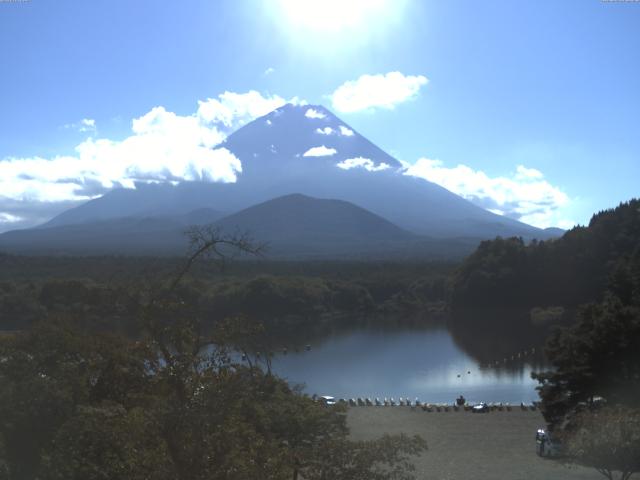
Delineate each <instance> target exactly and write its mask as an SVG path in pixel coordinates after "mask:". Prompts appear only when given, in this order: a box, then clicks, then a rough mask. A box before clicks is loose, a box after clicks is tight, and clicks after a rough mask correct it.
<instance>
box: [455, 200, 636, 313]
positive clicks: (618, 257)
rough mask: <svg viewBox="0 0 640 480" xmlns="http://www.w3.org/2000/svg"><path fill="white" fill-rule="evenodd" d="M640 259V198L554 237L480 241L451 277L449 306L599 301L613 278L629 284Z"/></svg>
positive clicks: (545, 304) (528, 304)
mask: <svg viewBox="0 0 640 480" xmlns="http://www.w3.org/2000/svg"><path fill="white" fill-rule="evenodd" d="M638 262H640V200H631V201H629V202H626V203H622V204H620V205H619V206H618V207H617V208H615V209H612V210H606V211H603V212H600V213H598V214H596V215H594V216H593V217H592V219H591V221H590V222H589V225H588V226H587V227H575V228H573V229H572V230H570V231H568V232H567V233H566V234H565V235H564V236H563V237H561V238H559V239H556V240H548V241H544V242H537V241H534V242H532V243H530V244H529V245H526V244H525V242H524V241H523V240H522V239H520V238H508V239H503V238H497V239H495V240H491V241H485V242H482V243H481V244H480V246H479V247H478V249H477V250H476V252H474V253H473V254H472V255H471V256H469V257H468V258H467V259H466V260H465V261H464V263H463V264H462V265H461V267H460V268H459V269H458V270H457V272H456V273H455V275H454V276H453V279H452V293H451V305H452V307H453V308H454V309H457V308H475V307H503V308H504V307H516V308H532V307H536V306H541V307H545V306H549V305H561V306H567V307H575V306H578V305H580V304H582V303H586V302H591V301H596V300H601V299H602V298H603V294H604V291H605V288H606V286H607V285H608V283H609V281H610V279H612V278H614V279H617V280H616V281H617V282H618V283H619V287H618V288H621V289H624V288H628V284H629V282H628V277H629V275H630V273H629V269H630V268H632V265H634V264H637V263H638Z"/></svg>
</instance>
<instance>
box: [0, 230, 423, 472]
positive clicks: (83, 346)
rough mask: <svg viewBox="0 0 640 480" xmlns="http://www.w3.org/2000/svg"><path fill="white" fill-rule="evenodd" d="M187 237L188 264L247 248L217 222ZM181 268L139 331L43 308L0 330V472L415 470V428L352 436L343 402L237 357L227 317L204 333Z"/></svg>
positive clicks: (155, 298)
mask: <svg viewBox="0 0 640 480" xmlns="http://www.w3.org/2000/svg"><path fill="white" fill-rule="evenodd" d="M192 238H193V239H194V242H193V246H194V250H193V252H192V254H191V255H190V256H189V257H188V259H187V267H189V266H190V265H191V264H192V263H193V262H194V261H195V260H196V259H197V258H199V257H200V256H202V255H204V254H205V253H207V252H209V251H211V250H212V249H213V252H214V253H216V252H218V253H219V254H220V255H221V256H224V255H225V251H224V250H222V248H227V247H229V248H231V247H235V248H238V249H240V250H241V251H251V247H250V243H249V242H246V239H243V238H244V237H222V236H220V234H219V232H217V231H214V230H206V231H200V232H199V233H197V234H196V235H194V236H193V237H192ZM245 242H246V243H245ZM223 246H226V247H223ZM187 272H188V268H185V269H183V270H180V271H179V273H178V274H177V276H176V279H177V280H176V279H174V280H173V281H169V282H168V284H167V286H164V287H163V286H160V287H158V288H156V289H155V290H154V292H153V293H152V294H150V295H149V296H148V298H149V300H148V302H147V304H146V305H145V306H144V308H143V311H142V313H141V322H142V325H143V327H144V332H145V336H144V337H142V338H139V339H137V340H129V339H125V338H122V337H117V336H108V335H104V334H95V333H86V332H82V331H80V330H78V329H77V328H74V327H71V326H69V325H68V323H66V322H65V321H64V320H59V321H55V320H54V319H48V320H47V322H46V323H40V324H38V325H37V326H35V327H34V328H33V329H32V330H30V331H27V332H24V333H20V334H16V335H13V336H7V337H3V338H1V339H0V478H2V480H5V479H9V480H27V479H29V480H32V479H38V478H39V479H45V480H54V479H55V480H62V479H71V480H103V479H109V480H120V479H122V480H125V479H140V480H142V479H150V478H153V479H160V480H162V479H172V480H173V479H179V480H187V479H188V480H205V479H206V480H246V479H264V480H270V479H274V480H280V479H282V480H285V479H296V478H300V476H302V477H304V478H308V479H316V478H317V479H321V478H331V479H344V480H347V479H349V480H352V479H359V478H372V479H396V480H405V479H410V478H413V476H412V474H411V472H412V465H411V463H410V462H409V457H410V455H414V454H418V453H420V452H422V451H423V450H424V449H425V448H426V446H425V444H424V442H423V441H422V440H421V439H419V438H411V439H409V438H406V437H402V436H396V437H385V438H383V439H381V440H378V441H373V442H351V441H349V439H348V430H347V428H346V419H345V415H344V411H343V409H342V408H341V407H328V406H324V405H322V404H320V403H316V402H314V401H313V400H312V399H310V398H309V397H306V396H304V395H302V394H301V393H300V392H299V391H298V390H296V389H292V388H291V387H290V386H289V385H288V384H287V383H286V382H284V381H283V380H281V379H278V378H277V377H275V376H273V375H270V374H268V373H265V372H264V371H263V370H262V369H260V368H256V367H255V365H254V366H251V367H248V366H246V365H244V364H238V363H234V362H233V361H232V359H231V357H232V356H231V355H230V354H229V351H230V350H231V349H233V347H234V346H233V345H232V344H230V343H229V341H230V339H233V338H238V335H234V332H233V322H229V323H227V324H226V325H225V326H224V328H222V329H212V330H211V331H209V332H205V331H203V329H202V324H203V322H202V319H201V318H198V316H197V313H196V312H195V311H194V309H193V308H192V307H191V305H190V302H189V299H188V298H187V297H185V296H183V295H182V294H181V291H180V280H181V279H182V278H183V277H184V276H185V275H186V274H187ZM242 328H244V327H242ZM219 332H223V334H219ZM3 476H4V477H3Z"/></svg>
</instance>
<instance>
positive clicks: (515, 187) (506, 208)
mask: <svg viewBox="0 0 640 480" xmlns="http://www.w3.org/2000/svg"><path fill="white" fill-rule="evenodd" d="M405 175H413V176H416V177H421V178H424V179H426V180H429V181H431V182H434V183H437V184H438V185H441V186H443V187H444V188H446V189H448V190H450V191H452V192H454V193H457V194H458V195H460V196H462V197H464V198H466V199H468V200H470V201H472V202H473V203H475V204H477V205H479V206H481V207H483V208H486V209H487V210H489V211H491V212H494V213H497V214H499V215H504V216H507V217H510V218H515V219H517V220H520V221H522V222H525V223H528V224H530V225H535V226H537V227H541V228H546V227H550V226H560V227H561V228H565V227H566V226H567V225H568V224H574V222H571V221H570V220H567V219H565V218H562V216H561V211H560V209H561V208H562V207H564V206H566V205H567V204H568V203H569V197H568V196H567V195H566V194H565V193H564V192H563V191H562V190H560V189H559V188H558V187H556V186H553V185H551V184H550V183H549V182H548V181H547V180H545V179H544V175H543V174H542V172H540V171H539V170H536V169H533V168H526V167H524V166H522V165H519V166H518V167H517V168H516V172H515V173H513V174H511V175H509V176H501V177H490V176H488V175H487V174H486V173H484V172H482V171H480V170H473V169H472V168H470V167H468V166H466V165H457V166H455V167H452V168H448V167H446V166H444V165H443V163H442V162H441V161H440V160H431V159H428V158H421V159H419V160H418V161H417V162H416V163H415V164H413V165H409V166H408V167H407V168H406V169H405Z"/></svg>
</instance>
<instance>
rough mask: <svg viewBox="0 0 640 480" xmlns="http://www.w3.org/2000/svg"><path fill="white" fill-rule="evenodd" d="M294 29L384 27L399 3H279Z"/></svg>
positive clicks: (353, 0)
mask: <svg viewBox="0 0 640 480" xmlns="http://www.w3.org/2000/svg"><path fill="white" fill-rule="evenodd" d="M279 2H280V6H281V11H282V13H283V14H284V16H285V17H286V18H287V20H288V23H289V24H290V26H291V27H293V28H294V29H303V30H304V29H311V30H314V31H316V32H339V31H343V30H344V31H346V30H350V31H354V30H368V29H370V28H372V27H373V26H374V25H375V24H378V23H380V21H381V20H383V19H384V17H385V15H386V14H388V13H391V12H389V10H391V8H392V6H393V5H394V4H398V3H401V2H400V1H398V0H396V1H395V2H394V1H393V0H279Z"/></svg>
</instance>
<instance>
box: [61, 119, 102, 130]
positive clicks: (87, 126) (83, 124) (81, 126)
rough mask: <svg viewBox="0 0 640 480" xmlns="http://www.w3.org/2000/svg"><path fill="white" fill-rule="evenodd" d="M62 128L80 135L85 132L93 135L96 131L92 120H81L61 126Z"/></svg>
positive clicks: (94, 122)
mask: <svg viewBox="0 0 640 480" xmlns="http://www.w3.org/2000/svg"><path fill="white" fill-rule="evenodd" d="M63 128H68V129H71V130H77V131H78V132H81V133H86V132H91V133H95V132H96V129H97V128H96V121H95V120H94V119H93V118H83V119H82V120H80V121H79V122H75V123H67V124H66V125H63Z"/></svg>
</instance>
